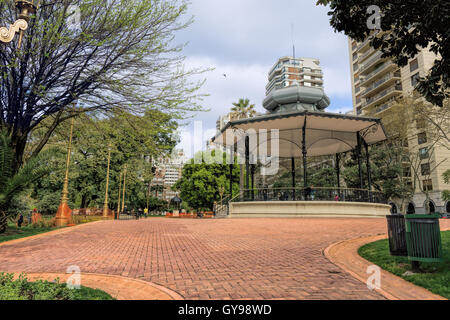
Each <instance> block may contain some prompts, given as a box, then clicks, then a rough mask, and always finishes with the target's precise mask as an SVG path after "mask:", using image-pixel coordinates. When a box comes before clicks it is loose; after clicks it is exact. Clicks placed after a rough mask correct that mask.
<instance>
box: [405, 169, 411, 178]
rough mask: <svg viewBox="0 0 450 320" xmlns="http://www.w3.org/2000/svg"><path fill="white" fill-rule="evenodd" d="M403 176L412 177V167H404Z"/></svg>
mask: <svg viewBox="0 0 450 320" xmlns="http://www.w3.org/2000/svg"><path fill="white" fill-rule="evenodd" d="M403 177H405V178H408V177H411V167H403Z"/></svg>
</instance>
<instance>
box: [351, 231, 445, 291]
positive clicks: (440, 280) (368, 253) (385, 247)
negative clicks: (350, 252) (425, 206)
mask: <svg viewBox="0 0 450 320" xmlns="http://www.w3.org/2000/svg"><path fill="white" fill-rule="evenodd" d="M441 238H442V249H443V261H442V262H440V263H427V262H421V263H420V268H421V270H422V271H423V273H420V274H414V275H403V274H404V273H405V272H406V271H411V262H410V261H409V260H408V258H407V257H393V256H391V255H390V254H389V242H388V240H387V239H384V240H379V241H375V242H372V243H368V244H366V245H364V246H362V247H361V248H359V250H358V253H359V255H360V256H361V257H363V258H364V259H367V260H369V261H371V262H373V263H374V264H376V265H378V266H380V267H381V268H383V269H384V270H387V271H389V272H391V273H393V274H395V275H397V276H400V277H402V278H403V279H405V280H407V281H410V282H412V283H414V284H416V285H418V286H421V287H424V288H426V289H428V290H430V291H431V292H433V293H436V294H438V295H441V296H443V297H445V298H447V299H450V231H443V232H441Z"/></svg>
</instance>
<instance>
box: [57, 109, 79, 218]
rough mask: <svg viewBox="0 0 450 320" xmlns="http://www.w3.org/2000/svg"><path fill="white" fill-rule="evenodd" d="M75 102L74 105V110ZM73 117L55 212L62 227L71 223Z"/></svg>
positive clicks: (73, 118)
mask: <svg viewBox="0 0 450 320" xmlns="http://www.w3.org/2000/svg"><path fill="white" fill-rule="evenodd" d="M75 106H76V102H75V103H74V109H75ZM74 121H75V117H74V116H73V115H72V119H71V121H70V133H69V144H68V146H67V158H66V173H65V176H64V185H63V191H62V195H61V203H60V204H59V207H58V211H57V212H56V226H58V227H62V226H65V225H67V224H69V223H72V210H71V209H70V208H69V205H68V204H67V202H68V200H69V168H70V153H71V152H72V135H73V125H74Z"/></svg>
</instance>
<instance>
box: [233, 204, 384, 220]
mask: <svg viewBox="0 0 450 320" xmlns="http://www.w3.org/2000/svg"><path fill="white" fill-rule="evenodd" d="M229 205H230V208H229V210H230V211H229V217H230V218H262V217H264V218H301V217H305V218H307V217H324V218H330V217H334V218H336V217H342V218H349V217H366V218H367V217H384V216H386V215H388V214H389V210H390V208H391V207H390V206H389V205H387V204H380V203H369V202H337V201H250V202H231V203H230V204H229Z"/></svg>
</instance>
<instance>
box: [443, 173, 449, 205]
mask: <svg viewBox="0 0 450 320" xmlns="http://www.w3.org/2000/svg"><path fill="white" fill-rule="evenodd" d="M442 178H443V179H444V182H445V183H446V184H450V169H449V170H447V171H445V172H444V174H443V175H442ZM442 200H444V201H450V191H449V190H444V191H442Z"/></svg>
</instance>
